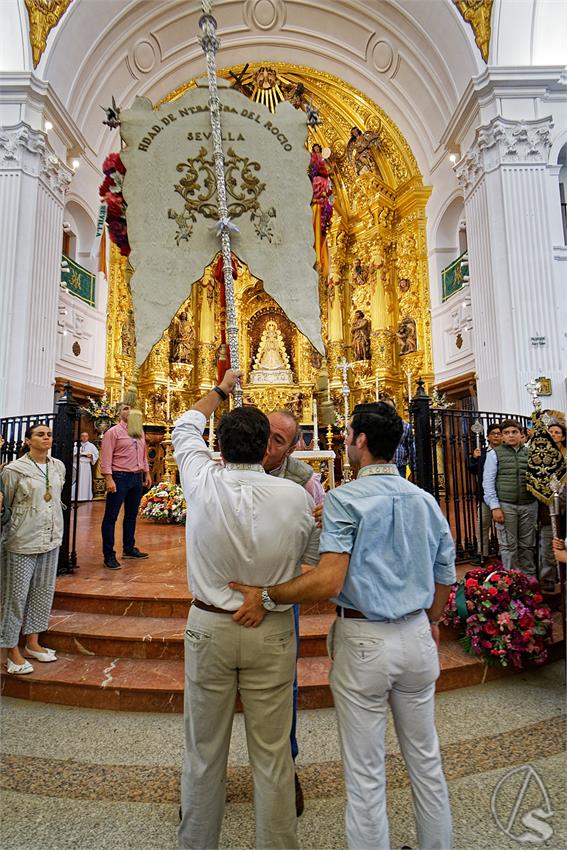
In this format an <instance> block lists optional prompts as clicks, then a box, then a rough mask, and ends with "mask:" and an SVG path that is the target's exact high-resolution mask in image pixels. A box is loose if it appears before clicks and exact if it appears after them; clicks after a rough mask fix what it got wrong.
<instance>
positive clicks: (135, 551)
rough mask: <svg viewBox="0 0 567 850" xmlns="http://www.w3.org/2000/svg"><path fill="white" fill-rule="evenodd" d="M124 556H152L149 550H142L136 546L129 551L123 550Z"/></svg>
mask: <svg viewBox="0 0 567 850" xmlns="http://www.w3.org/2000/svg"><path fill="white" fill-rule="evenodd" d="M122 557H123V558H149V557H150V556H149V554H148V553H147V552H140V550H139V549H136V547H134V548H133V549H131V550H130V551H129V552H126V551H124V552H122Z"/></svg>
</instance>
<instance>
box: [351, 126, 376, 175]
mask: <svg viewBox="0 0 567 850" xmlns="http://www.w3.org/2000/svg"><path fill="white" fill-rule="evenodd" d="M379 139H380V137H379V135H378V133H373V132H372V131H371V130H367V131H366V132H365V133H363V132H362V130H360V129H359V128H358V127H353V128H352V130H351V131H350V139H349V140H348V143H347V147H346V153H347V156H348V158H349V159H350V160H351V162H352V163H353V165H354V167H355V170H356V173H357V174H361V173H362V172H364V171H374V169H375V165H376V164H375V162H374V157H373V156H372V153H371V148H373V147H377V146H378V142H379Z"/></svg>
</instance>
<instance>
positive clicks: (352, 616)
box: [337, 605, 423, 623]
mask: <svg viewBox="0 0 567 850" xmlns="http://www.w3.org/2000/svg"><path fill="white" fill-rule="evenodd" d="M422 611H423V608H417V609H416V610H415V611H410V612H409V613H408V614H404V615H403V616H402V617H397V618H396V619H395V620H391V619H388V618H387V617H383V618H377V619H372V620H370V618H369V617H367V616H366V614H363V613H362V611H355V609H354V608H343V607H342V605H337V614H338V616H339V617H344V618H345V619H346V620H368V621H369V622H371V623H398V622H399V621H400V620H407V618H408V617H414V616H415V615H416V614H421V612H422Z"/></svg>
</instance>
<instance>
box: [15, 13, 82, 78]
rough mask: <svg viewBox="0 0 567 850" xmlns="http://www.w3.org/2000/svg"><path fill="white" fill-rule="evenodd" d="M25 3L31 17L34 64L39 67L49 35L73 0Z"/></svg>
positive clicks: (31, 42)
mask: <svg viewBox="0 0 567 850" xmlns="http://www.w3.org/2000/svg"><path fill="white" fill-rule="evenodd" d="M25 3H26V8H27V10H28V16H29V19H30V44H31V48H32V57H33V66H34V68H37V66H38V65H39V60H40V59H41V56H42V53H43V51H44V50H45V46H46V44H47V37H48V35H49V33H50V32H51V30H52V29H53V27H55V26H57V24H58V23H59V21H60V20H61V18H62V17H63V15H64V13H65V12H66V10H67V8H68V7H69V6H70V5H71V0H25Z"/></svg>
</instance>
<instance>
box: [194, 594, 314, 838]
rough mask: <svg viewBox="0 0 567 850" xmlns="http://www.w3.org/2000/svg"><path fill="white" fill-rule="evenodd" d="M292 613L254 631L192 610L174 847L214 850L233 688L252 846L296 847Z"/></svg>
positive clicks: (270, 616) (273, 616) (222, 799)
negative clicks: (250, 792) (240, 718)
mask: <svg viewBox="0 0 567 850" xmlns="http://www.w3.org/2000/svg"><path fill="white" fill-rule="evenodd" d="M295 652H296V645H295V631H294V624H293V612H292V610H291V609H290V610H289V611H285V612H283V613H276V612H274V613H269V614H267V615H266V617H265V619H264V621H263V622H262V623H261V625H260V626H258V627H257V628H255V629H247V628H244V627H243V626H239V625H238V624H237V623H235V622H234V620H233V619H232V617H231V616H230V615H229V614H214V613H211V612H209V611H202V610H200V609H199V608H194V607H192V608H191V609H190V611H189V617H188V620H187V629H186V632H185V759H184V765H183V776H182V780H181V808H182V812H183V817H182V820H181V825H180V827H179V833H178V838H179V847H180V848H181V850H211V848H216V847H218V843H219V836H220V831H221V824H222V818H223V814H224V804H225V798H226V766H227V759H228V750H229V744H230V733H231V729H232V718H233V714H234V703H235V699H236V693H237V691H238V692H239V694H240V699H241V701H242V706H243V709H244V720H245V727H246V739H247V744H248V754H249V758H250V765H251V768H252V775H253V778H254V806H255V811H256V847H257V848H263V850H272V848H274V850H284V848H286V850H287V849H288V850H293V848H297V847H299V844H298V839H297V818H296V814H295V787H294V767H293V760H292V757H291V749H290V746H289V730H290V727H291V715H292V695H293V676H294V671H295Z"/></svg>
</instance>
